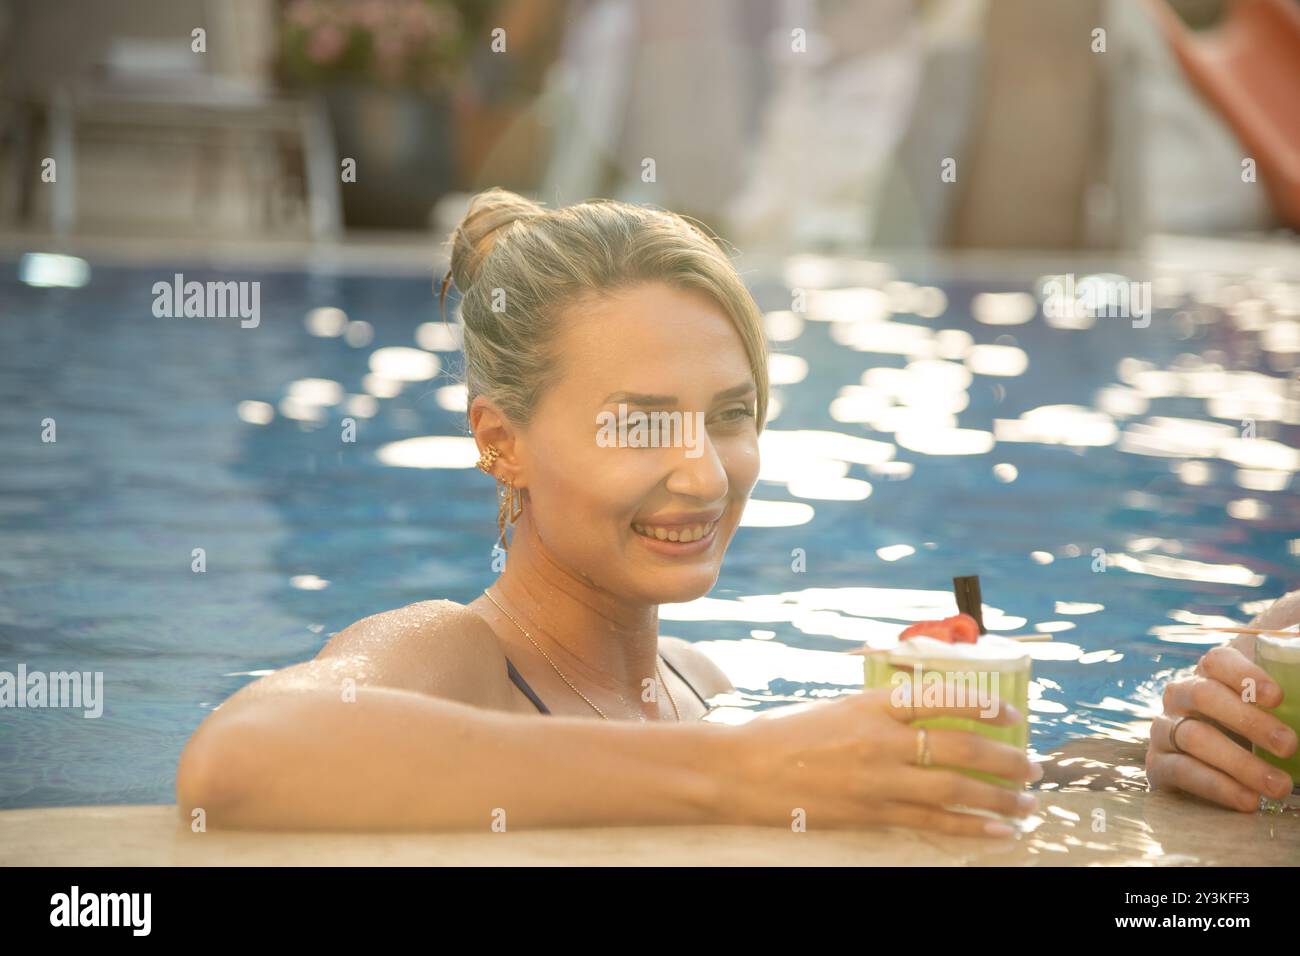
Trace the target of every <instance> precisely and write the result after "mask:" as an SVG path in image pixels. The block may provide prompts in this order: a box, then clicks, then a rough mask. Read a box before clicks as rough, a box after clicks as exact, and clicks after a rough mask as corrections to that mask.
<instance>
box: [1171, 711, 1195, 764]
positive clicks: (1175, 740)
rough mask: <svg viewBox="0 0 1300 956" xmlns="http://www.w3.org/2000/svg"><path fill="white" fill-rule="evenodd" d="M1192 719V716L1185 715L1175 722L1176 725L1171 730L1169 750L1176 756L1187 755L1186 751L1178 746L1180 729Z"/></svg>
mask: <svg viewBox="0 0 1300 956" xmlns="http://www.w3.org/2000/svg"><path fill="white" fill-rule="evenodd" d="M1190 719H1191V715H1190V714H1184V715H1183V716H1182V717H1179V718H1178V719H1177V720H1175V721H1174V725H1173V726H1172V727H1170V728H1169V749H1170V750H1172V751H1173V752H1174V753H1176V754H1185V753H1187V751H1186V750H1184V749H1183V748H1182V747H1180V746H1178V728H1179V727H1181V726H1182V725H1183V721H1184V720H1190Z"/></svg>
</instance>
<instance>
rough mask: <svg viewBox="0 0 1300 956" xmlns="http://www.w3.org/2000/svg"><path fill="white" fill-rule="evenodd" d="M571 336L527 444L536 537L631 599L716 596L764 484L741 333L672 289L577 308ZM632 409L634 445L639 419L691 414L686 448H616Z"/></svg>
mask: <svg viewBox="0 0 1300 956" xmlns="http://www.w3.org/2000/svg"><path fill="white" fill-rule="evenodd" d="M558 326H559V328H560V329H561V332H560V335H559V338H558V340H557V341H556V342H555V354H556V356H557V361H558V362H560V363H561V369H560V371H561V373H562V374H560V376H559V378H558V380H557V382H556V384H555V385H554V386H553V387H551V388H549V389H547V391H546V392H545V393H544V395H543V396H542V398H541V400H540V401H539V403H538V406H537V408H536V411H535V413H534V415H533V419H532V421H531V423H530V424H529V426H528V427H527V429H525V430H524V431H523V432H522V441H521V449H520V451H521V462H520V463H521V466H522V471H523V473H524V475H525V476H526V477H525V481H526V486H527V491H528V509H527V510H528V515H529V521H530V523H531V528H532V530H533V532H534V533H535V534H536V535H537V536H538V538H539V539H540V541H541V543H542V545H543V546H544V547H545V549H546V551H547V553H548V554H549V555H550V557H551V558H552V559H554V560H555V561H557V562H558V563H559V564H560V565H561V566H562V567H564V568H565V569H566V570H568V571H569V572H570V573H572V574H575V575H577V576H580V577H582V578H584V579H585V580H587V581H589V582H590V583H592V584H593V585H595V586H597V587H600V588H602V589H604V590H606V591H608V592H610V593H611V594H615V595H618V596H619V597H621V598H623V599H624V600H630V601H634V602H637V603H645V604H664V603H674V602H680V601H689V600H693V599H695V598H697V597H700V596H702V595H704V594H706V593H708V591H709V590H710V589H711V588H712V587H713V585H714V583H715V582H716V581H717V578H718V572H719V570H720V568H721V564H722V556H723V553H724V552H725V551H726V548H727V545H728V544H729V543H730V541H731V538H732V535H733V534H735V531H736V528H737V527H738V526H739V524H740V516H741V513H742V511H743V510H744V506H745V501H746V500H747V499H748V497H749V493H750V491H751V490H752V489H753V487H754V483H755V482H756V481H757V480H758V468H759V458H758V429H757V425H756V422H755V418H754V413H755V402H756V398H757V395H756V392H755V385H754V376H753V374H752V372H751V371H750V367H749V362H748V360H747V359H746V354H745V348H744V345H743V344H742V342H741V339H740V336H739V334H738V333H737V332H736V330H735V327H734V326H733V325H732V323H731V320H730V319H729V318H728V317H727V314H726V313H725V312H724V311H723V310H722V309H721V307H719V306H718V305H717V304H716V303H714V302H713V300H712V299H711V298H709V297H708V296H706V295H704V294H703V293H698V292H692V291H685V290H681V289H677V288H674V287H670V286H668V285H664V284H661V283H653V284H645V285H638V286H634V287H631V288H628V289H623V290H619V291H618V292H616V293H613V294H610V295H606V296H602V297H600V298H596V299H592V300H588V301H584V302H582V303H579V304H574V305H571V306H570V307H569V308H567V309H566V310H565V312H564V314H563V316H561V317H560V319H559V322H558ZM620 404H622V405H624V406H625V410H626V415H625V416H624V420H625V421H626V422H628V423H629V425H631V428H629V430H628V432H627V435H628V436H629V437H630V438H632V439H633V440H635V435H636V433H635V431H634V429H635V423H636V421H637V418H638V415H637V413H643V414H644V417H645V419H646V420H649V419H650V416H651V414H652V413H656V412H658V413H674V412H675V413H677V415H676V416H673V417H675V418H676V419H677V421H678V422H679V423H680V424H681V425H682V426H683V428H682V430H681V431H680V432H677V433H676V434H677V436H678V437H679V438H680V442H679V444H677V445H676V446H672V445H670V446H668V447H663V446H660V447H644V446H641V447H635V446H633V445H632V442H631V441H629V442H628V444H625V445H622V446H620V445H617V444H615V445H613V446H612V447H611V446H610V444H609V442H608V440H607V439H608V438H609V436H610V434H611V432H610V430H609V428H608V427H606V428H605V430H604V431H602V421H603V422H605V423H606V424H607V425H608V423H610V422H611V421H612V422H613V428H614V433H615V434H616V433H617V427H618V426H617V422H618V419H619V416H620V409H619V406H620ZM602 413H604V415H603V416H602ZM700 413H702V419H701V414H700ZM701 420H702V422H703V426H704V427H703V430H702V431H701V432H697V431H696V430H695V426H696V423H697V422H700V421H701ZM602 436H603V437H602ZM674 539H676V540H674Z"/></svg>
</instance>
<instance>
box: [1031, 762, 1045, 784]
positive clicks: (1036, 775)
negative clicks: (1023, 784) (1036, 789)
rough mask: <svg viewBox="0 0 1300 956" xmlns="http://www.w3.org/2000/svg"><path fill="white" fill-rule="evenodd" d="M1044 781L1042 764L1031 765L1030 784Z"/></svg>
mask: <svg viewBox="0 0 1300 956" xmlns="http://www.w3.org/2000/svg"><path fill="white" fill-rule="evenodd" d="M1042 779H1043V765H1042V764H1041V763H1031V764H1030V765H1029V782H1030V783H1038V781H1040V780H1042Z"/></svg>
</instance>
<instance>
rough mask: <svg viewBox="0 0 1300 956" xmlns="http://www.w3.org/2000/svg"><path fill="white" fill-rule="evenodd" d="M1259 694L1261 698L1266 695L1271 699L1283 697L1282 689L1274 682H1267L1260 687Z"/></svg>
mask: <svg viewBox="0 0 1300 956" xmlns="http://www.w3.org/2000/svg"><path fill="white" fill-rule="evenodd" d="M1259 693H1260V696H1261V697H1262V696H1263V695H1265V694H1267V695H1269V696H1270V697H1281V696H1282V688H1281V687H1278V686H1277V684H1274V683H1273V682H1272V681H1269V680H1266V681H1264V683H1262V684H1260V685H1259Z"/></svg>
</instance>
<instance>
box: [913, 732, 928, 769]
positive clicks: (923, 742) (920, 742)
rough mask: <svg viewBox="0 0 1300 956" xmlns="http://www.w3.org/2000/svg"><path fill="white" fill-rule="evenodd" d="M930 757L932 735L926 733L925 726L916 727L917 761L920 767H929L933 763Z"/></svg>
mask: <svg viewBox="0 0 1300 956" xmlns="http://www.w3.org/2000/svg"><path fill="white" fill-rule="evenodd" d="M931 762H932V761H931V757H930V735H929V734H928V733H926V730H925V728H924V727H918V728H916V763H917V766H920V767H928V766H930V764H931Z"/></svg>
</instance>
